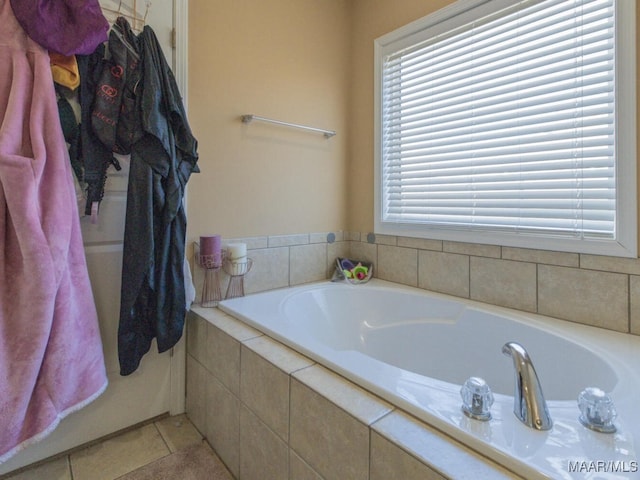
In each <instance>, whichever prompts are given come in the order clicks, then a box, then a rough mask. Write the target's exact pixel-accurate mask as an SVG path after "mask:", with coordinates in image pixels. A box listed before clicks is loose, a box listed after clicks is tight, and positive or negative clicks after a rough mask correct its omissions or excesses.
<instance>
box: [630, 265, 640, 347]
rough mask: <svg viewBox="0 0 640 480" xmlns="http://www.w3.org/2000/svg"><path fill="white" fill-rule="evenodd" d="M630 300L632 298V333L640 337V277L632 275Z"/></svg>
mask: <svg viewBox="0 0 640 480" xmlns="http://www.w3.org/2000/svg"><path fill="white" fill-rule="evenodd" d="M629 288H630V298H631V309H630V312H631V318H630V319H629V321H630V327H631V333H634V334H636V335H640V277H638V276H635V275H631V277H630V278H629Z"/></svg>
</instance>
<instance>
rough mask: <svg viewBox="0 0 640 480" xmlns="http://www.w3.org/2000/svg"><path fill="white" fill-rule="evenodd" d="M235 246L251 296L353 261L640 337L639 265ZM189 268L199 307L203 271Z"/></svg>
mask: <svg viewBox="0 0 640 480" xmlns="http://www.w3.org/2000/svg"><path fill="white" fill-rule="evenodd" d="M231 242H244V243H246V244H247V250H248V255H249V257H251V258H253V261H254V263H253V265H254V266H253V268H252V271H251V272H249V274H248V275H247V277H246V278H245V292H246V293H255V292H260V291H265V290H272V289H275V288H283V287H287V286H294V285H299V284H302V283H308V282H313V281H318V280H323V279H326V278H329V277H330V276H331V274H332V273H333V265H334V261H335V258H336V257H339V256H350V257H352V258H356V259H359V260H363V261H370V262H373V263H374V264H375V266H376V268H375V270H374V274H375V276H376V277H378V278H381V279H384V280H389V281H393V282H397V283H402V284H406V285H410V286H414V287H418V288H423V289H426V290H432V291H436V292H440V293H446V294H450V295H454V296H458V297H461V298H469V299H472V300H478V301H481V302H485V303H489V304H493V305H498V306H505V307H509V308H515V309H517V310H523V311H527V312H532V313H540V314H544V315H547V316H551V317H556V318H561V319H565V320H570V321H574V322H578V323H583V324H587V325H592V326H596V327H601V328H605V329H608V330H614V331H618V332H623V333H632V334H635V335H640V260H639V259H628V258H617V257H606V256H596V255H585V254H577V253H565V252H554V251H544V250H532V249H521V248H513V247H501V246H497V245H483V244H472V243H460V242H450V241H441V240H429V239H420V238H413V237H401V236H390V235H374V234H372V233H370V232H352V231H332V232H315V233H304V234H293V235H268V236H255V237H240V238H230V239H223V243H231ZM191 265H192V272H193V277H194V283H195V285H196V291H197V297H196V302H197V301H199V296H200V294H201V291H202V279H203V271H202V269H201V268H199V267H197V266H195V262H194V261H193V258H192V259H191ZM221 281H222V291H223V293H224V291H225V289H226V283H227V282H228V279H227V278H225V277H224V276H222V278H221Z"/></svg>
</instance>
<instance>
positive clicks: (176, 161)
mask: <svg viewBox="0 0 640 480" xmlns="http://www.w3.org/2000/svg"><path fill="white" fill-rule="evenodd" d="M138 39H139V45H140V51H141V66H142V81H141V87H139V93H138V95H137V98H136V108H137V109H138V110H139V114H140V133H141V137H140V138H139V140H137V141H136V142H135V143H134V144H133V145H132V147H131V167H130V173H129V184H128V192H127V212H126V220H125V234H124V246H123V250H124V251H123V262H122V289H121V304H120V324H119V328H118V355H119V360H120V374H121V375H129V374H130V373H132V372H134V371H135V370H136V369H137V368H138V366H139V363H140V361H141V359H142V357H143V356H144V354H145V353H146V352H148V351H149V348H150V346H151V340H152V339H153V338H154V337H155V338H156V339H157V344H158V351H159V352H164V351H166V350H169V349H170V348H172V347H173V346H174V345H175V344H176V343H177V342H178V340H179V339H180V337H181V336H182V331H183V327H184V321H185V317H186V313H187V312H186V300H185V287H184V272H183V261H184V255H185V235H186V216H185V211H184V204H183V199H184V191H185V186H186V184H187V181H188V180H189V177H190V175H191V173H196V172H198V171H199V170H198V166H197V160H198V153H197V141H196V139H195V138H194V137H193V134H192V133H191V129H190V127H189V124H188V121H187V116H186V113H185V110H184V106H183V104H182V98H181V96H180V92H179V91H178V87H177V84H176V81H175V78H174V76H173V73H172V71H171V69H170V67H169V65H168V64H167V62H166V59H165V57H164V55H163V53H162V50H161V48H160V45H159V43H158V40H157V38H156V35H155V33H154V32H153V30H152V29H151V28H150V27H149V26H146V27H144V30H143V32H142V33H141V34H140V35H139V37H138Z"/></svg>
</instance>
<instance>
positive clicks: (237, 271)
mask: <svg viewBox="0 0 640 480" xmlns="http://www.w3.org/2000/svg"><path fill="white" fill-rule="evenodd" d="M252 266H253V260H252V259H250V258H248V257H247V259H246V261H244V262H234V261H232V260H231V259H230V258H225V259H224V260H223V261H222V268H223V269H224V271H225V272H226V273H227V275H229V276H230V277H231V278H230V279H229V285H228V286H227V293H226V294H225V296H224V298H235V297H244V276H245V275H246V274H247V273H249V270H251V267H252Z"/></svg>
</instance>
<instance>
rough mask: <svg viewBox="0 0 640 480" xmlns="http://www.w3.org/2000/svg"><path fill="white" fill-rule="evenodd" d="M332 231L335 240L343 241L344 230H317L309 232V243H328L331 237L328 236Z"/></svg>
mask: <svg viewBox="0 0 640 480" xmlns="http://www.w3.org/2000/svg"><path fill="white" fill-rule="evenodd" d="M331 233H333V236H334V239H333V241H334V242H340V241H342V238H343V237H344V236H343V234H342V232H315V233H310V234H309V243H328V242H329V239H328V238H327V236H328V235H329V234H331Z"/></svg>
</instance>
